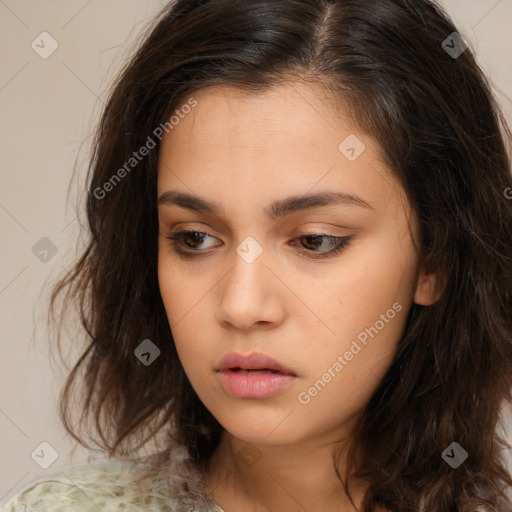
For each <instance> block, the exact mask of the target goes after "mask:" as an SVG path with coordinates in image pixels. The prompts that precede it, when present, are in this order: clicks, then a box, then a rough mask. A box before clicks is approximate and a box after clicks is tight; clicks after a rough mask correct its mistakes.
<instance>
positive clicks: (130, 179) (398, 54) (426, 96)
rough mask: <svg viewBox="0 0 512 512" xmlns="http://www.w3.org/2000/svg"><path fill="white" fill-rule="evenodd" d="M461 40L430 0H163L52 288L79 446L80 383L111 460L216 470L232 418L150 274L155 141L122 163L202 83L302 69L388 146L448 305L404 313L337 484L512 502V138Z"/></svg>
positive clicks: (431, 504) (434, 502)
mask: <svg viewBox="0 0 512 512" xmlns="http://www.w3.org/2000/svg"><path fill="white" fill-rule="evenodd" d="M454 32H458V31H457V29H456V27H455V26H454V24H453V22H452V21H451V20H450V18H449V17H448V16H447V14H446V13H445V12H444V11H443V10H442V8H441V7H440V6H438V5H437V4H435V3H434V2H432V1H428V0H373V1H372V2H368V1H366V0H237V1H233V0H177V1H172V2H170V3H169V4H168V5H166V6H165V8H164V9H163V10H161V12H160V13H159V14H158V16H157V17H156V18H155V19H154V21H153V23H152V24H151V26H150V27H149V28H148V30H147V31H146V32H145V33H144V37H143V39H142V40H141V42H140V43H139V44H138V46H137V49H136V51H135V52H134V54H133V56H132V57H131V58H130V60H129V62H128V63H127V64H126V65H125V66H124V67H123V69H122V70H121V72H120V73H119V75H118V77H117V79H116V80H115V82H114V84H113V86H112V90H111V92H110V95H109V98H108V101H107V103H106V106H105V108H104V110H103V112H102V115H101V119H100V122H99V124H98V128H97V131H96V132H95V136H94V142H93V154H92V155H91V159H90V165H89V172H88V177H87V199H86V214H87V237H88V238H87V246H86V247H85V249H84V251H83V254H81V256H80V258H79V260H78V261H77V262H76V263H75V265H74V267H73V268H72V269H71V270H70V271H69V272H68V273H67V274H66V275H65V276H63V277H62V278H61V279H60V280H59V281H58V283H56V285H55V287H54V289H53V292H52V297H51V306H50V316H51V318H53V320H55V316H56V311H57V310H58V311H59V313H62V314H63V315H64V313H65V312H66V310H68V309H69V308H70V305H71V304H78V311H79V314H80V318H81V324H82V327H83V329H84V332H85V337H86V340H87V343H88V344H87V347H86V349H85V350H84V351H83V353H82V355H81V357H80V358H79V359H78V361H77V362H76V364H75V365H74V367H73V369H72V371H71V373H70V374H69V376H68V379H67V382H66V384H65V386H64V388H63V390H62V394H61V417H62V419H63V421H64V424H65V427H66V429H67V430H68V432H69V433H70V434H71V435H72V436H73V437H75V439H76V440H78V441H79V442H80V443H81V444H82V445H84V446H86V447H88V445H87V444H86V443H85V436H82V435H77V434H76V433H75V430H74V427H73V426H72V425H71V420H70V416H71V414H70V411H71V404H72V402H73V400H72V397H73V392H74V390H75V387H76V385H77V384H78V383H79V384H80V385H81V386H80V387H79V392H80V396H81V397H82V399H83V402H82V403H81V407H82V410H83V415H82V419H85V418H94V422H93V424H92V425H91V428H90V429H89V430H88V432H87V433H86V436H88V437H89V438H90V439H93V436H94V433H93V430H94V432H95V433H96V434H99V437H100V439H99V440H98V439H95V442H96V443H99V445H100V446H101V449H102V450H105V451H106V452H107V453H108V455H109V456H114V455H119V454H126V453H128V454H130V453H134V451H135V450H136V448H137V447H140V446H144V445H145V444H146V443H147V442H148V441H149V440H150V439H152V438H154V437H155V436H156V435H157V434H159V433H161V432H163V433H164V435H165V437H164V440H163V444H162V445H160V446H161V447H164V448H165V446H166V443H167V445H168V446H170V445H171V442H172V441H173V440H177V441H179V442H180V443H182V444H183V445H184V446H186V447H187V449H188V450H189V452H190V454H191V457H192V459H193V461H194V463H195V464H197V467H206V465H207V464H208V460H209V458H210V457H211V455H212V453H213V451H214V450H215V448H216V446H217V444H218V442H219V439H220V434H221V432H222V427H221V425H220V424H219V423H218V422H217V420H216V419H215V418H214V417H213V416H212V415H211V414H210V412H209V411H208V410H207V409H206V408H205V406H204V405H203V404H202V403H201V401H200V400H199V398H198V397H197V395H196V394H195V392H194V390H193V388H192V387H191V385H190V383H189V382H188V380H187V378H186V376H185V373H184V371H183V368H182V366H181V364H180V361H179V358H178V355H177V352H176V349H175V346H174V341H173V337H172V332H171V328H170V326H169V323H168V320H167V317H166V314H165V310H164V307H163V302H162V298H161V296H160V292H159V285H158V279H157V234H158V218H157V206H156V201H157V194H156V185H157V162H158V150H159V144H156V146H157V147H155V148H154V149H151V150H150V151H149V152H148V154H147V156H145V157H144V158H141V159H140V161H139V160H137V163H136V165H134V166H133V167H134V168H133V169H130V170H129V172H128V169H127V167H126V163H127V162H130V159H132V158H134V152H136V151H137V150H138V149H139V148H141V147H142V146H144V145H146V144H148V140H149V139H148V137H150V138H152V139H153V140H155V139H156V138H157V137H155V136H156V134H157V133H159V132H158V130H157V131H156V132H155V130H156V129H157V128H158V127H162V126H169V124H167V125H165V123H169V119H170V116H172V115H173V114H174V113H175V112H176V110H177V109H178V108H179V107H180V105H183V104H184V102H186V101H187V100H188V101H190V98H191V97H192V95H193V93H194V91H197V90H199V89H202V88H205V87H208V86H212V85H230V86H235V87H238V88H240V89H241V90H244V91H247V92H249V93H250V92H256V91H262V90H264V89H268V88H271V87H272V86H274V85H277V84H280V83H284V82H286V81H288V80H290V79H292V78H293V79H300V80H304V81H305V82H308V83H310V84H314V85H316V86H318V87H322V88H323V89H324V90H326V91H327V92H328V93H329V97H332V98H333V101H335V102H341V103H343V105H345V106H347V107H348V109H347V110H348V111H349V112H350V115H351V116H352V117H353V120H354V122H356V123H357V125H358V126H359V127H360V128H361V130H362V131H364V132H365V133H367V134H369V135H370V136H371V137H373V138H374V139H375V140H376V141H377V142H378V143H379V145H380V147H381V149H382V152H383V155H384V157H385V160H386V163H387V164H388V165H389V167H390V169H391V170H392V172H393V173H394V175H395V176H396V178H397V180H398V181H399V182H400V183H401V185H402V186H403V188H404V190H405V191H406V193H407V196H408V198H409V200H410V203H411V205H412V207H413V208H414V210H415V212H416V214H417V218H418V220H419V229H420V234H421V247H420V248H419V249H420V264H421V265H423V266H425V268H428V269H432V270H435V271H436V272H439V273H440V275H443V276H444V278H445V286H444V289H443V291H442V294H441V296H440V298H439V300H438V301H437V302H436V303H434V304H433V305H431V306H428V307H425V306H419V305H417V304H413V305H412V307H411V309H410V311H409V313H408V317H407V324H406V329H405V332H404V334H403V336H402V339H401V340H400V341H399V344H398V347H397V351H396V354H395V357H394V360H393V362H392V364H391V366H390V367H389V370H388V371H387V373H386V375H385V376H384V378H383V379H382V381H381V382H380V384H379V386H378V388H377V389H376V391H375V393H374V394H373V396H372V398H371V400H370V401H369V402H368V403H367V404H366V405H365V408H364V410H363V411H362V414H361V417H360V420H359V422H358V424H357V428H356V429H355V431H354V441H353V443H352V444H351V446H350V451H349V463H350V465H349V472H347V474H346V475H339V476H340V480H341V481H342V482H343V485H344V487H345V489H346V490H347V491H348V490H349V485H348V483H349V474H350V476H356V477H358V478H364V479H366V480H367V481H368V482H369V487H368V490H367V492H366V494H365V498H364V504H363V509H364V512H372V511H374V510H375V509H376V507H377V506H384V507H387V508H389V509H390V510H393V511H397V512H409V511H411V512H412V511H433V512H445V511H446V512H449V511H455V510H458V511H462V512H469V511H473V510H474V508H475V507H477V506H479V505H480V506H482V505H485V506H487V507H489V508H490V509H491V510H493V511H494V510H499V511H502V510H505V508H504V507H506V506H507V505H508V506H510V503H509V502H506V495H505V490H506V486H511V485H512V479H511V476H510V474H509V473H508V471H507V469H506V466H505V464H504V461H503V459H502V454H501V453H500V452H501V451H502V450H503V449H504V447H506V448H510V446H509V445H508V444H507V443H506V441H505V439H503V438H502V437H500V435H499V433H498V426H499V425H500V423H499V420H500V409H501V407H502V406H503V405H508V404H509V403H510V402H511V401H512V397H511V389H512V386H511V384H512V382H511V381H512V343H511V341H512V294H511V290H512V200H511V199H510V198H511V196H512V176H511V166H510V141H511V133H510V129H509V128H508V126H507V122H506V121H505V119H504V116H503V114H502V113H501V111H500V108H499V106H498V104H497V101H496V99H495V98H494V96H493V92H492V87H491V85H490V82H489V80H488V79H487V78H486V76H485V75H484V73H483V72H482V70H481V69H480V68H479V66H478V65H477V63H476V61H475V57H474V54H473V50H472V49H471V47H469V48H468V49H466V50H465V51H463V52H462V53H461V54H460V55H454V54H453V53H450V51H449V48H455V47H456V45H455V43H456V42H457V44H459V43H460V41H461V39H457V37H458V36H457V35H454V34H453V33H454ZM458 33H460V32H458ZM450 37H451V39H449V38H450ZM454 37H455V38H456V39H454ZM447 38H448V39H447ZM446 41H448V44H447V43H446ZM161 131H162V130H161V129H160V132H161ZM132 163H133V162H132ZM123 166H124V169H125V171H126V172H125V173H121V174H122V179H119V180H116V181H115V182H114V181H112V180H113V175H114V174H115V173H116V172H117V176H118V177H120V171H118V170H120V169H121V168H123ZM107 183H110V185H106V184H107ZM59 298H60V299H61V301H60V302H59V300H58V299H59ZM61 327H62V324H60V328H61ZM59 333H60V334H59V336H58V337H57V338H58V340H59V348H60V340H61V337H62V336H61V329H59ZM145 339H151V340H152V341H153V342H154V343H155V344H156V345H157V346H158V347H159V349H160V350H161V354H160V357H158V359H156V360H155V362H153V363H152V364H151V366H146V365H144V364H143V363H142V362H141V361H140V360H139V359H138V358H137V357H135V356H134V350H135V349H136V348H137V347H138V346H139V345H140V343H141V342H142V341H143V340H145ZM80 371H82V372H83V375H82V376H79V372H80ZM453 442H457V443H458V444H459V445H460V446H461V447H463V448H464V450H465V451H466V452H467V453H468V458H467V460H465V461H464V463H462V464H461V465H460V466H459V467H457V468H456V469H453V468H452V467H450V465H449V464H447V463H446V462H445V461H444V460H443V458H442V453H443V452H444V451H445V449H446V448H447V447H449V446H450V445H451V444H452V443H453ZM136 443H138V444H136ZM355 461H360V464H356V463H355ZM343 476H344V477H345V478H343Z"/></svg>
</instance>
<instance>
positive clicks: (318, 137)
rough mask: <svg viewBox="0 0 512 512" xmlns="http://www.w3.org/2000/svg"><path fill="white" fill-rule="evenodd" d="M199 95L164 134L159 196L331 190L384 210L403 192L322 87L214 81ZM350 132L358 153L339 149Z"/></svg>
mask: <svg viewBox="0 0 512 512" xmlns="http://www.w3.org/2000/svg"><path fill="white" fill-rule="evenodd" d="M193 98H194V99H195V101H196V102H197V103H196V105H195V106H194V108H192V109H190V111H189V113H187V114H186V115H182V116H180V120H179V122H178V123H176V124H175V125H174V126H173V128H172V129H170V130H169V132H168V133H166V134H164V137H163V139H162V142H161V147H160V154H159V170H158V196H159V197H160V196H161V195H162V194H163V193H165V192H166V191H168V190H169V189H173V190H178V191H181V192H188V193H192V194H196V195H198V196H201V197H204V198H210V199H212V200H214V201H215V202H216V203H219V204H228V205H229V204H230V203H234V202H237V203H238V206H239V209H240V208H242V207H244V208H249V207H251V208H253V207H254V208H253V209H258V208H259V209H262V208H263V207H260V206H258V205H268V204H269V203H270V202H272V201H275V200H277V199H280V198H282V197H287V196H293V195H300V194H306V193H310V192H315V191H319V190H322V191H325V190H333V191H336V192H342V193H346V194H353V195H355V196H358V197H363V198H364V199H365V200H366V201H367V202H368V203H370V204H372V205H375V206H376V209H377V210H378V209H379V207H386V206H391V207H393V206H394V205H395V203H396V202H397V195H401V191H400V187H397V183H396V179H394V177H393V175H392V173H391V172H390V171H389V169H387V168H386V166H385V164H384V162H383V159H382V158H381V154H380V148H379V147H378V144H377V143H376V142H375V141H373V140H372V139H371V138H370V137H369V136H367V135H365V134H363V133H361V131H360V129H359V128H358V127H357V126H356V125H355V124H354V123H353V122H351V120H350V119H349V117H348V116H347V115H345V113H344V112H343V110H342V108H341V107H339V106H335V104H334V101H333V100H332V98H329V97H328V96H327V95H326V92H325V91H324V90H323V89H322V88H321V87H319V86H312V85H310V84H304V83H292V82H290V83H287V84H282V85H279V86H275V87H273V88H271V89H268V90H266V91H263V92H260V93H247V92H245V91H241V90H238V89H235V88H232V87H226V86H222V87H218V86H216V87H208V88H205V89H202V90H199V91H197V92H195V93H194V94H193ZM187 99H188V98H187ZM187 99H185V101H187ZM178 109H179V107H178ZM187 110H188V109H187ZM354 137H355V138H354ZM347 139H348V140H353V141H356V144H358V142H357V141H359V143H360V144H361V147H356V149H357V150H358V151H359V150H361V151H362V152H361V154H360V156H359V157H358V158H357V159H356V160H350V159H348V158H347V156H346V154H344V153H343V152H342V151H341V150H340V144H342V143H343V141H345V140H347ZM361 148H363V149H361ZM400 200H401V201H402V200H403V198H400ZM402 206H403V205H402ZM232 213H233V214H235V213H234V212H232Z"/></svg>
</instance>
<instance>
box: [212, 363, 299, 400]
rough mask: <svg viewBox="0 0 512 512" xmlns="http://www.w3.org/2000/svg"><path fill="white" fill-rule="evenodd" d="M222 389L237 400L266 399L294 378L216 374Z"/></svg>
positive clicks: (277, 374)
mask: <svg viewBox="0 0 512 512" xmlns="http://www.w3.org/2000/svg"><path fill="white" fill-rule="evenodd" d="M217 373H218V375H219V378H220V383H221V385H222V387H223V388H224V389H225V390H226V391H227V392H228V393H229V394H231V395H233V396H237V397H239V398H267V397H270V396H273V395H275V394H277V393H279V392H280V391H282V390H283V389H284V388H286V386H288V385H289V384H290V382H291V381H292V380H293V379H294V378H295V376H294V375H287V374H284V373H243V372H235V371H233V370H223V371H220V372H217Z"/></svg>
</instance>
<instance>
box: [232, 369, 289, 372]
mask: <svg viewBox="0 0 512 512" xmlns="http://www.w3.org/2000/svg"><path fill="white" fill-rule="evenodd" d="M228 370H229V371H232V372H237V373H281V372H278V371H277V370H268V369H267V368H264V369H261V370H253V369H249V370H243V369H242V368H228Z"/></svg>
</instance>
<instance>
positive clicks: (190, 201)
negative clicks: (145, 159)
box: [158, 190, 375, 220]
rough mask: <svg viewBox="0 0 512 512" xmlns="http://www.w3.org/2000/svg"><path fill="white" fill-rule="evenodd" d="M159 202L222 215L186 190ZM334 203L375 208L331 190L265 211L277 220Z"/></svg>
mask: <svg viewBox="0 0 512 512" xmlns="http://www.w3.org/2000/svg"><path fill="white" fill-rule="evenodd" d="M158 204H159V205H175V206H180V207H181V208H187V209H189V210H194V211H196V212H204V213H211V214H212V215H215V216H217V217H221V216H222V213H221V212H222V207H221V206H220V205H219V204H218V203H215V202H212V201H208V200H206V199H204V198H202V197H199V196H196V195H192V194H188V193H186V192H178V191H176V190H168V191H167V192H164V193H163V194H162V195H161V196H160V198H159V199H158ZM332 205H350V206H360V207H363V208H368V209H371V210H375V208H374V207H373V206H371V205H370V204H369V203H368V202H366V201H365V200H363V199H361V198H360V197H357V196H355V195H352V194H346V193H344V192H333V191H329V192H317V193H315V194H309V195H301V196H292V197H287V198H286V199H280V200H278V201H275V202H273V203H272V204H270V205H269V206H268V207H267V208H265V209H264V211H263V213H264V215H265V217H267V218H268V219H271V220H275V219H279V218H283V217H286V216H288V215H291V214H293V213H297V212H299V211H303V210H309V209H312V208H319V207H321V206H332Z"/></svg>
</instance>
